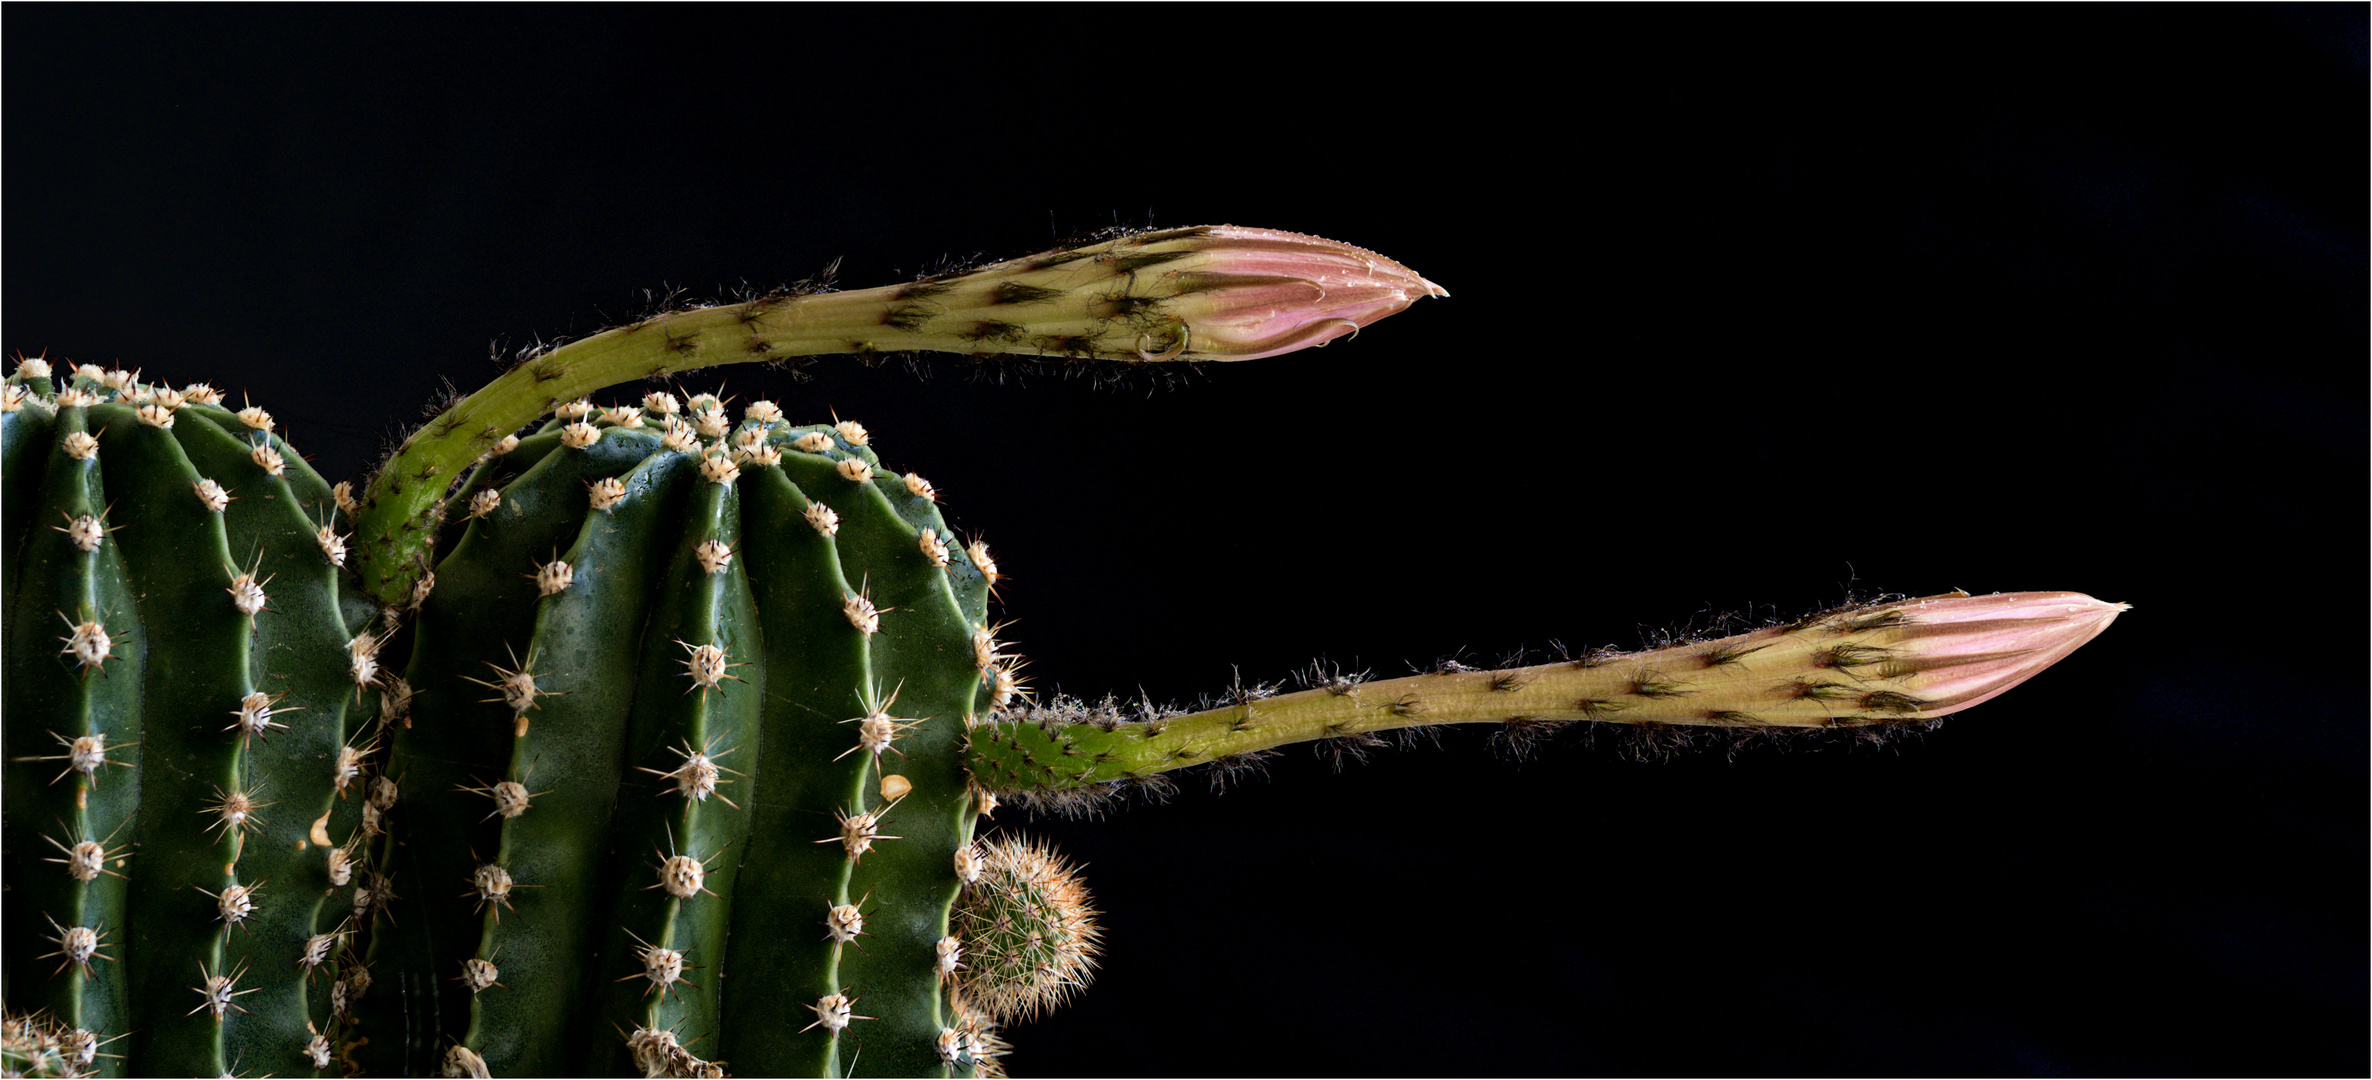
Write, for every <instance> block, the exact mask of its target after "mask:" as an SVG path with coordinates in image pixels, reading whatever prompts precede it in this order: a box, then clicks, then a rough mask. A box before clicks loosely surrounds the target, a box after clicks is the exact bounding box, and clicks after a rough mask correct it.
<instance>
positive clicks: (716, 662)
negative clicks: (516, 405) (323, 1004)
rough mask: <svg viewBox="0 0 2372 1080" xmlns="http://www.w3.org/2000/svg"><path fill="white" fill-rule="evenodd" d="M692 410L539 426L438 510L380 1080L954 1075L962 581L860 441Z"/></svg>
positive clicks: (963, 815)
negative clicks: (399, 1038)
mask: <svg viewBox="0 0 2372 1080" xmlns="http://www.w3.org/2000/svg"><path fill="white" fill-rule="evenodd" d="M694 402H695V405H696V406H700V407H701V408H696V409H695V410H694V411H693V413H692V414H691V415H692V418H691V420H689V421H686V420H685V418H684V417H683V416H682V415H680V414H678V413H677V412H676V411H675V410H673V409H661V408H653V409H647V410H642V411H639V412H633V413H632V415H633V416H634V417H635V418H636V426H633V427H629V426H622V425H621V424H620V423H618V422H617V421H620V420H625V419H626V415H625V414H621V413H615V412H613V413H611V414H608V419H605V420H602V421H600V422H598V423H594V422H591V421H589V420H588V421H579V420H575V419H573V417H571V413H572V412H573V410H563V416H564V417H567V419H563V420H560V421H555V422H554V423H553V424H551V425H548V426H547V427H546V428H545V429H544V430H543V431H542V432H540V433H538V434H535V435H533V436H531V437H529V438H528V439H526V440H525V441H524V442H522V443H521V444H520V445H518V446H517V447H516V448H515V449H513V450H510V451H509V452H508V453H506V454H504V455H501V456H499V457H496V458H494V459H491V460H489V461H488V462H487V463H485V464H484V465H482V466H481V467H480V468H479V470H478V471H477V473H476V475H475V476H473V477H472V478H471V481H470V486H469V489H468V490H467V491H465V492H464V493H463V495H462V498H465V499H474V502H473V503H470V504H468V505H470V506H471V508H472V510H471V512H472V513H473V514H474V515H475V516H473V517H471V518H469V519H468V520H466V521H465V522H462V523H459V524H458V525H456V526H455V527H454V529H455V530H456V531H458V533H459V535H458V539H457V540H454V539H452V538H450V537H449V538H448V543H449V545H450V546H449V550H448V551H447V552H445V553H444V554H443V555H442V556H441V558H440V559H439V561H438V563H437V565H436V571H435V573H436V576H435V579H434V580H435V586H434V590H433V591H432V592H431V594H430V596H429V598H428V599H427V601H426V603H425V604H424V605H423V607H422V609H421V611H420V613H419V617H418V619H417V620H416V623H415V635H416V636H415V638H414V641H413V647H412V653H411V660H410V666H409V670H408V672H407V679H408V682H409V685H410V687H411V690H412V692H413V698H412V701H411V723H410V726H408V727H404V728H399V729H398V731H397V734H396V740H395V749H396V753H395V757H394V761H393V764H392V765H391V766H390V772H391V773H392V774H394V775H396V776H398V777H399V778H400V782H401V790H402V798H401V801H400V802H399V803H398V805H397V808H396V809H395V810H394V811H393V814H392V821H393V829H394V830H395V834H396V836H397V837H398V838H399V839H401V841H402V844H401V847H400V854H399V855H398V856H397V861H396V866H397V870H396V891H397V892H398V894H399V895H401V896H403V897H404V898H405V902H404V904H403V905H402V907H401V909H400V911H399V916H400V918H401V919H402V922H401V923H400V925H399V926H396V927H393V928H391V929H388V930H385V931H383V932H382V934H381V936H380V940H379V941H378V942H377V943H376V945H375V948H376V949H377V950H379V954H380V955H386V954H388V953H389V951H390V950H393V951H395V952H397V953H400V955H401V956H402V957H403V962H402V963H401V965H400V966H401V967H402V968H403V969H404V970H407V971H409V972H410V973H411V974H410V975H409V976H408V977H409V978H410V979H412V980H413V983H414V985H412V986H411V987H409V988H408V989H409V991H410V993H411V995H413V998H414V1000H415V1002H418V1001H431V1002H433V1003H434V1006H433V1013H434V1022H433V1024H429V1025H420V1024H413V1025H412V1026H411V1027H410V1029H409V1034H408V1035H407V1037H406V1040H405V1041H406V1043H407V1045H406V1046H405V1051H406V1056H405V1057H404V1058H403V1060H401V1061H400V1062H393V1061H389V1062H381V1063H379V1064H380V1071H390V1072H393V1071H414V1072H418V1071H427V1070H430V1069H436V1068H444V1069H447V1070H448V1071H454V1072H468V1071H471V1070H473V1069H476V1068H480V1067H483V1068H484V1069H486V1070H488V1071H490V1072H491V1073H492V1074H494V1075H505V1074H510V1075H574V1074H587V1073H593V1074H619V1073H626V1074H633V1073H643V1074H655V1073H685V1072H694V1071H698V1070H699V1069H700V1068H701V1065H702V1063H704V1062H705V1063H718V1062H722V1063H724V1064H725V1065H727V1066H728V1067H729V1068H730V1069H731V1070H732V1071H734V1072H736V1073H741V1074H747V1075H813V1074H819V1073H840V1072H846V1071H849V1070H852V1069H853V1070H856V1071H861V1072H867V1073H875V1072H878V1073H889V1074H903V1075H916V1074H925V1073H939V1072H942V1071H944V1070H946V1069H948V1068H949V1067H950V1065H953V1067H954V1068H955V1069H956V1071H958V1072H962V1071H965V1070H967V1069H969V1068H970V1067H971V1065H972V1064H973V1062H972V1061H971V1060H970V1059H969V1058H968V1057H967V1056H966V1055H965V1054H964V1053H963V1052H962V1051H963V1047H964V1043H963V1041H962V1040H961V1038H960V1037H959V1038H957V1039H955V1040H952V1041H951V1040H950V1039H949V1038H947V1037H946V1036H947V1033H948V1032H950V1031H959V1035H960V1030H959V1029H961V1028H962V1027H963V1024H962V1020H961V1018H960V1017H958V1016H957V1015H956V1012H955V1009H954V1005H953V1003H952V1000H951V997H950V988H949V980H948V971H947V969H946V968H945V967H944V966H943V959H942V958H943V957H947V956H948V955H949V954H948V950H947V948H946V947H945V946H943V945H942V944H941V942H942V941H943V939H946V938H948V937H949V936H950V935H951V934H952V933H953V932H954V927H953V926H952V924H951V918H950V905H951V904H952V903H953V901H954V900H955V899H956V896H957V894H958V891H959V889H960V887H961V882H960V881H959V879H958V877H957V872H956V868H955V861H956V860H955V857H956V853H957V851H958V850H959V849H962V848H965V847H966V846H967V845H968V844H969V843H970V842H971V832H972V821H973V816H974V805H973V795H972V793H971V791H970V790H969V786H968V783H967V776H966V773H965V771H964V769H963V766H962V764H961V760H962V747H963V746H964V743H965V740H966V737H967V733H968V730H969V725H970V723H971V722H973V721H974V720H975V719H976V718H978V717H981V716H984V715H985V714H986V713H987V711H988V710H989V708H990V706H991V703H992V701H993V700H994V698H995V697H996V695H997V694H998V692H999V690H998V680H997V676H996V673H995V671H994V668H995V667H996V666H997V664H998V663H999V660H1000V658H998V657H996V656H995V655H994V653H995V650H994V648H993V646H991V645H989V644H988V640H989V639H988V637H987V631H986V625H985V620H986V598H987V591H988V585H989V584H990V579H989V577H988V576H987V574H984V573H983V572H982V570H981V569H980V568H979V567H977V566H975V564H974V562H973V561H972V558H971V556H969V555H968V554H967V553H966V552H965V551H964V550H962V549H961V548H960V547H959V546H958V545H957V544H956V543H955V542H954V540H953V538H952V537H951V536H950V534H949V532H948V528H947V525H946V523H945V521H944V520H942V519H941V517H940V515H939V513H938V509H937V507H936V506H935V505H934V500H933V495H932V493H931V490H930V488H929V486H928V485H927V484H923V483H921V482H920V481H919V479H916V478H910V477H905V476H900V475H896V474H893V473H891V472H889V471H887V470H885V469H883V468H882V467H881V465H880V462H879V460H878V459H877V458H876V457H875V456H874V454H873V452H872V450H871V449H870V448H869V447H867V446H866V445H865V443H866V438H865V435H864V433H863V429H862V428H860V427H857V426H856V425H853V424H840V425H836V426H815V427H803V428H793V427H790V426H788V425H786V424H784V423H783V422H782V421H781V420H780V419H779V413H776V412H774V411H773V410H772V409H771V407H770V406H760V407H756V408H754V409H753V411H754V412H755V413H756V414H757V415H756V416H754V417H752V418H751V419H748V420H745V421H744V422H743V423H742V424H740V425H739V426H738V427H737V428H734V429H731V430H730V431H728V430H727V429H726V428H725V427H724V425H723V424H722V422H721V413H718V412H713V411H710V410H709V408H706V407H709V406H713V403H714V402H713V399H705V398H696V399H694ZM485 492H492V493H493V494H492V495H485V494H481V493H485ZM457 505H460V504H458V503H457ZM990 572H993V569H992V570H991V571H990ZM372 1030H373V1037H374V1039H379V1038H382V1037H384V1034H388V1033H383V1032H382V1031H381V1030H380V1029H378V1028H377V1027H376V1026H375V1025H374V1026H373V1028H372ZM381 1048H382V1046H381V1045H380V1044H377V1043H375V1044H374V1046H373V1048H372V1049H373V1050H377V1049H381ZM951 1050H952V1051H953V1052H952V1053H951ZM951 1058H952V1059H953V1060H952V1061H951V1060H950V1059H951Z"/></svg>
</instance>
